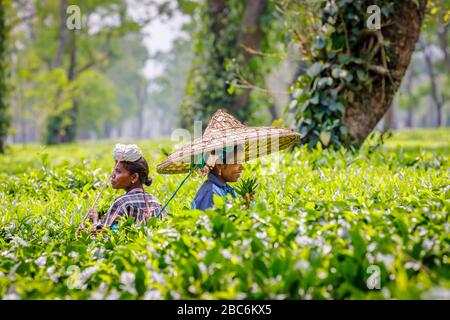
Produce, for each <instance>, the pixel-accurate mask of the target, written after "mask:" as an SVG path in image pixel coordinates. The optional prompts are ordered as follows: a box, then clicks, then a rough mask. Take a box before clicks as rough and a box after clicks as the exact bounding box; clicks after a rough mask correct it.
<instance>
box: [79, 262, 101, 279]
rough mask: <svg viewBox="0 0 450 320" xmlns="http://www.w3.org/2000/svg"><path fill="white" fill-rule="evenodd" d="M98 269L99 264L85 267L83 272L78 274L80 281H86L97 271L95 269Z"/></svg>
mask: <svg viewBox="0 0 450 320" xmlns="http://www.w3.org/2000/svg"><path fill="white" fill-rule="evenodd" d="M98 269H100V267H99V266H92V267H87V268H86V269H84V270H83V272H81V274H80V281H82V282H83V283H84V282H86V281H87V280H89V278H90V277H91V276H92V275H93V274H94V273H96V272H97V270H98Z"/></svg>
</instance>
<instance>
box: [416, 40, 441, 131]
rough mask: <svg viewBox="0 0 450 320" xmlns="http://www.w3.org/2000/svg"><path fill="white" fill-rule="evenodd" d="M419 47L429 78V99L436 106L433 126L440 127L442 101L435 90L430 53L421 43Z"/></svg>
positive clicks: (435, 84)
mask: <svg viewBox="0 0 450 320" xmlns="http://www.w3.org/2000/svg"><path fill="white" fill-rule="evenodd" d="M420 45H421V47H422V51H423V56H424V59H425V65H426V67H427V73H428V76H429V77H430V82H431V98H432V99H433V102H434V105H435V106H436V113H437V114H436V120H435V123H434V126H435V127H440V126H441V118H442V101H441V99H440V98H439V93H438V88H437V83H436V75H435V73H434V69H433V62H432V61H431V56H430V52H429V50H428V48H427V46H426V45H425V44H424V43H423V42H420Z"/></svg>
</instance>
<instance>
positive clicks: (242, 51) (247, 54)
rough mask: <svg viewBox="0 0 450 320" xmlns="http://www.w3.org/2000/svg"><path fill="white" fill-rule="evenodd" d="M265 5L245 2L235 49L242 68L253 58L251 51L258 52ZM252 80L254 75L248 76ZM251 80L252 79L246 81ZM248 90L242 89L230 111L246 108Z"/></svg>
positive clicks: (258, 2) (251, 0) (263, 0)
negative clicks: (240, 58)
mask: <svg viewBox="0 0 450 320" xmlns="http://www.w3.org/2000/svg"><path fill="white" fill-rule="evenodd" d="M266 5H267V0H258V1H254V0H247V6H246V7H245V12H244V15H243V17H242V21H241V28H240V30H241V33H240V35H239V38H238V43H237V48H238V55H241V56H242V60H240V61H239V63H240V64H241V65H242V66H246V65H248V63H249V62H250V60H251V59H252V58H253V56H254V53H253V52H252V51H260V44H261V37H262V30H261V16H262V14H263V13H264V10H265V8H266ZM249 76H250V77H251V78H253V77H254V76H255V75H254V74H253V75H249ZM248 80H250V81H251V80H252V79H248ZM250 93H251V89H250V88H245V89H243V92H242V93H241V94H239V95H237V96H236V97H235V98H234V102H233V105H232V106H231V109H232V110H233V111H235V113H237V111H238V110H242V109H245V108H248V104H249V101H250Z"/></svg>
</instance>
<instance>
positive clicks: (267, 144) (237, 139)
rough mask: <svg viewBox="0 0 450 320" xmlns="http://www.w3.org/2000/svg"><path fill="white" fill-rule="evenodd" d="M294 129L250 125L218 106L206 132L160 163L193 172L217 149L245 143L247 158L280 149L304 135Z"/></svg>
mask: <svg viewBox="0 0 450 320" xmlns="http://www.w3.org/2000/svg"><path fill="white" fill-rule="evenodd" d="M300 137H301V136H300V134H299V133H298V132H295V131H293V130H289V129H284V128H275V127H248V126H245V125H243V124H242V123H241V122H239V121H238V120H237V119H236V118H234V117H233V116H231V115H229V114H228V113H226V112H224V111H222V110H220V109H219V110H218V111H217V112H216V113H214V115H213V116H212V118H211V119H210V120H209V122H208V126H207V127H206V130H205V133H204V134H203V136H202V137H201V138H197V139H195V140H194V141H192V142H191V143H188V144H185V145H183V146H182V147H181V148H179V149H178V150H176V151H175V152H173V153H172V154H171V155H169V156H168V157H167V159H166V160H165V161H163V162H161V163H160V164H159V165H158V166H157V169H156V170H157V172H158V173H162V174H172V173H185V172H189V171H190V169H191V168H192V165H193V164H199V163H200V162H201V161H202V159H205V155H208V154H209V153H210V152H211V151H213V150H221V149H223V148H225V147H230V146H242V147H243V150H244V155H245V161H248V160H251V159H255V158H257V157H260V156H264V155H268V154H270V153H273V152H276V151H280V150H283V149H286V148H288V147H289V146H291V145H293V144H294V143H295V142H296V141H298V140H299V139H300Z"/></svg>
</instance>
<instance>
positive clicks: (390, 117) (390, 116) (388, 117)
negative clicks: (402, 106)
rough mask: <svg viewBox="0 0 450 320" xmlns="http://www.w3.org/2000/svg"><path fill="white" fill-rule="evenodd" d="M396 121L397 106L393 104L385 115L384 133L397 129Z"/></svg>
mask: <svg viewBox="0 0 450 320" xmlns="http://www.w3.org/2000/svg"><path fill="white" fill-rule="evenodd" d="M395 121H396V120H395V104H394V103H392V105H391V106H390V107H389V109H388V110H387V111H386V114H385V115H384V122H383V131H388V130H391V129H395V128H396V123H395Z"/></svg>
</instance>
